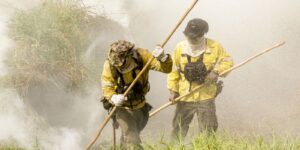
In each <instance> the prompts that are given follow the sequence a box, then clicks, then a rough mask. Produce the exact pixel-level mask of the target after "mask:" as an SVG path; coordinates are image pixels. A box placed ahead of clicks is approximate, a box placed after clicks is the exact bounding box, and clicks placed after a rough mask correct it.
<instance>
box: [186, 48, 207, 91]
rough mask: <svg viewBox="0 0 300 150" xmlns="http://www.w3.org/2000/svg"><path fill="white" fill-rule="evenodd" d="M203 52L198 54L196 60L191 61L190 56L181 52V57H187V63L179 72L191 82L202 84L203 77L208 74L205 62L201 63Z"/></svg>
mask: <svg viewBox="0 0 300 150" xmlns="http://www.w3.org/2000/svg"><path fill="white" fill-rule="evenodd" d="M203 55H204V53H203V54H201V55H200V56H199V59H198V60H197V61H196V62H191V56H190V55H187V54H182V55H181V56H182V57H187V60H188V63H187V64H186V65H185V66H184V70H182V69H180V72H181V73H183V74H184V77H185V79H186V80H187V81H189V82H190V90H191V84H192V83H197V84H202V83H204V81H205V77H206V75H207V74H208V71H207V69H206V66H205V64H204V63H203Z"/></svg>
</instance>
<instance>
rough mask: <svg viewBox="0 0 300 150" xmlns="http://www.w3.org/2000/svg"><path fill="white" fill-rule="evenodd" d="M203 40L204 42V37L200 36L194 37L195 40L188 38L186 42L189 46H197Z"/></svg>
mask: <svg viewBox="0 0 300 150" xmlns="http://www.w3.org/2000/svg"><path fill="white" fill-rule="evenodd" d="M204 40H205V38H204V36H201V37H195V38H189V37H187V41H188V42H189V44H191V45H198V44H201V43H202V42H203V41H204Z"/></svg>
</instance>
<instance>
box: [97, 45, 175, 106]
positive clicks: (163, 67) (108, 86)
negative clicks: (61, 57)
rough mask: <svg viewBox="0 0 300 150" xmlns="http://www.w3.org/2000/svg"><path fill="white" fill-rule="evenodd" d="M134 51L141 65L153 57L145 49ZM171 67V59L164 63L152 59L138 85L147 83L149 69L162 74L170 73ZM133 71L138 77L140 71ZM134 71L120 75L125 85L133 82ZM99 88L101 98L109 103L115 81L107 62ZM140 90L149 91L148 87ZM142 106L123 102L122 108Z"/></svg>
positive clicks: (142, 102)
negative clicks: (138, 56) (100, 87)
mask: <svg viewBox="0 0 300 150" xmlns="http://www.w3.org/2000/svg"><path fill="white" fill-rule="evenodd" d="M136 50H137V52H138V53H139V55H140V57H141V59H142V62H143V65H145V64H146V63H147V62H148V61H149V60H150V59H151V58H153V55H152V54H151V53H150V52H149V51H148V50H146V49H142V48H138V49H136ZM172 65H173V61H172V59H171V57H169V58H168V59H167V60H166V61H165V62H160V61H158V60H156V59H154V60H153V61H152V62H151V64H150V65H149V67H148V68H147V70H146V71H145V72H144V73H143V75H142V76H141V77H140V78H139V81H138V82H140V83H147V82H148V74H149V70H150V69H151V70H155V71H160V72H163V73H170V72H171V71H172ZM134 70H135V71H136V75H138V74H139V72H140V70H139V69H134ZM134 70H132V71H130V72H128V73H125V74H122V75H123V79H124V82H125V84H130V83H131V82H132V81H133V80H134V79H133V78H132V72H133V71H134ZM101 86H102V92H103V96H104V97H105V98H106V99H107V100H109V101H110V99H111V97H112V95H113V94H116V89H117V81H116V80H115V79H114V75H113V73H112V66H111V64H110V63H109V61H108V60H106V61H105V62H104V67H103V71H102V76H101ZM142 90H143V92H144V93H145V94H146V93H147V92H148V91H149V86H144V87H143V89H142ZM110 102H111V101H110ZM144 105H145V101H134V102H133V103H132V104H131V105H130V103H129V102H128V101H125V103H124V107H123V108H126V109H138V108H142V107H143V106H144ZM128 106H133V107H132V108H130V107H128Z"/></svg>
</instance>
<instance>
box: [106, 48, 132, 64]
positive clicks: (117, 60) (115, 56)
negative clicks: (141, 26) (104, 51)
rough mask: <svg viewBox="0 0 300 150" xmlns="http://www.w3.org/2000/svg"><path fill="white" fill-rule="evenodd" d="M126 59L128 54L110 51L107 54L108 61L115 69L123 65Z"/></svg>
mask: <svg viewBox="0 0 300 150" xmlns="http://www.w3.org/2000/svg"><path fill="white" fill-rule="evenodd" d="M126 57H128V52H127V51H126V52H119V53H116V52H114V51H111V52H110V54H109V61H110V63H111V64H112V65H113V66H115V67H121V66H123V65H124V63H125V60H126Z"/></svg>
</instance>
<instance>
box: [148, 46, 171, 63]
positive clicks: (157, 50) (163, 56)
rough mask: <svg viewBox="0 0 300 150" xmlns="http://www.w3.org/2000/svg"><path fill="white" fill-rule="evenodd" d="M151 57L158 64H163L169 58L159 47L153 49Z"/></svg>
mask: <svg viewBox="0 0 300 150" xmlns="http://www.w3.org/2000/svg"><path fill="white" fill-rule="evenodd" d="M152 55H153V56H154V57H155V58H156V59H157V60H158V61H160V62H165V61H166V60H167V59H168V57H169V55H166V54H165V51H164V49H163V48H162V47H161V46H159V45H157V46H156V47H155V49H154V51H153V52H152Z"/></svg>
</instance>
